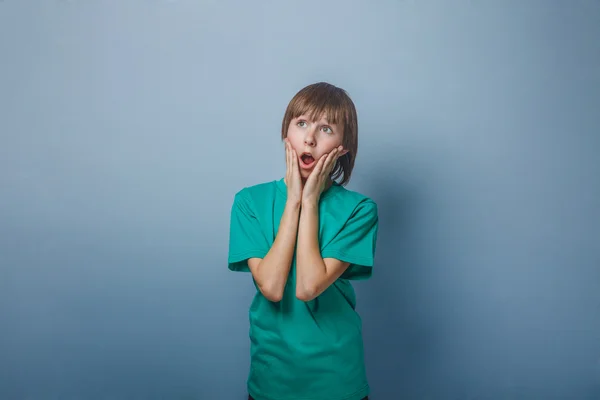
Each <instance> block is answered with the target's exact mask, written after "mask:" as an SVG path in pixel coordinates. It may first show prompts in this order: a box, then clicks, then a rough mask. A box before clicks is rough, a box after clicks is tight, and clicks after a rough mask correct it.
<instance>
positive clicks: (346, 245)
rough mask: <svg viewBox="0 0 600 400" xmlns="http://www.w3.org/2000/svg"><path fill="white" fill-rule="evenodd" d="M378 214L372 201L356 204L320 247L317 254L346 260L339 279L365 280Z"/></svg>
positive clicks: (375, 238) (377, 225)
mask: <svg viewBox="0 0 600 400" xmlns="http://www.w3.org/2000/svg"><path fill="white" fill-rule="evenodd" d="M378 228H379V217H378V213H377V204H376V203H375V202H373V201H372V200H367V201H363V202H362V203H360V204H359V205H358V206H357V207H356V209H355V210H354V212H353V213H352V216H351V217H350V218H349V219H348V221H347V222H346V224H344V226H343V227H342V229H341V230H340V231H339V232H338V233H337V235H336V236H335V237H334V238H333V239H332V240H331V241H330V242H329V243H327V245H326V246H325V247H324V248H323V250H322V251H321V257H323V258H336V259H338V260H341V261H345V262H349V263H350V266H349V267H348V268H347V269H346V271H344V273H343V274H342V276H341V278H343V279H355V280H361V279H368V278H370V277H371V275H372V270H373V261H374V258H375V247H376V244H377V231H378Z"/></svg>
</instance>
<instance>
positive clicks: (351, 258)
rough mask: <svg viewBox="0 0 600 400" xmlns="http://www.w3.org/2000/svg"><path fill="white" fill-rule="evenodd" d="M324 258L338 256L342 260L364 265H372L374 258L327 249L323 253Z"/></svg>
mask: <svg viewBox="0 0 600 400" xmlns="http://www.w3.org/2000/svg"><path fill="white" fill-rule="evenodd" d="M321 257H323V258H337V259H338V260H341V261H346V262H349V263H350V264H355V265H360V266H363V267H372V266H373V260H372V259H371V258H367V257H360V256H353V255H351V254H346V253H343V252H341V251H337V250H325V251H323V252H322V253H321Z"/></svg>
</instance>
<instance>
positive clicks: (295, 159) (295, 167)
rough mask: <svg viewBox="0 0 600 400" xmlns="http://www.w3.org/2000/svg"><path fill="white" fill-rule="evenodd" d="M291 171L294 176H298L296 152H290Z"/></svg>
mask: <svg viewBox="0 0 600 400" xmlns="http://www.w3.org/2000/svg"><path fill="white" fill-rule="evenodd" d="M292 170H293V172H294V174H295V175H300V167H299V166H298V155H297V154H296V150H292Z"/></svg>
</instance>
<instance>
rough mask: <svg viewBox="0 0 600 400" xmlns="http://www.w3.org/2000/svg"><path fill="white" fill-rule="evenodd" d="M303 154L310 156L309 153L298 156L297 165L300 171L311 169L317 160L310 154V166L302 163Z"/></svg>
mask: <svg viewBox="0 0 600 400" xmlns="http://www.w3.org/2000/svg"><path fill="white" fill-rule="evenodd" d="M305 154H310V153H302V154H300V155H299V156H298V164H299V165H300V168H302V169H311V168H312V167H314V165H315V164H316V163H317V160H316V159H315V157H314V156H313V155H312V154H310V155H311V156H312V157H313V161H312V162H311V163H310V164H306V163H305V162H304V161H302V156H303V155H305Z"/></svg>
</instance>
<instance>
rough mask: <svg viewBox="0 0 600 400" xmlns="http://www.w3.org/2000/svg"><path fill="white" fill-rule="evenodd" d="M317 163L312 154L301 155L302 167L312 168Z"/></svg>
mask: <svg viewBox="0 0 600 400" xmlns="http://www.w3.org/2000/svg"><path fill="white" fill-rule="evenodd" d="M314 163H315V159H314V157H313V156H312V155H311V154H310V153H302V154H301V155H300V166H301V167H303V168H310V167H312V166H313V164H314Z"/></svg>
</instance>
